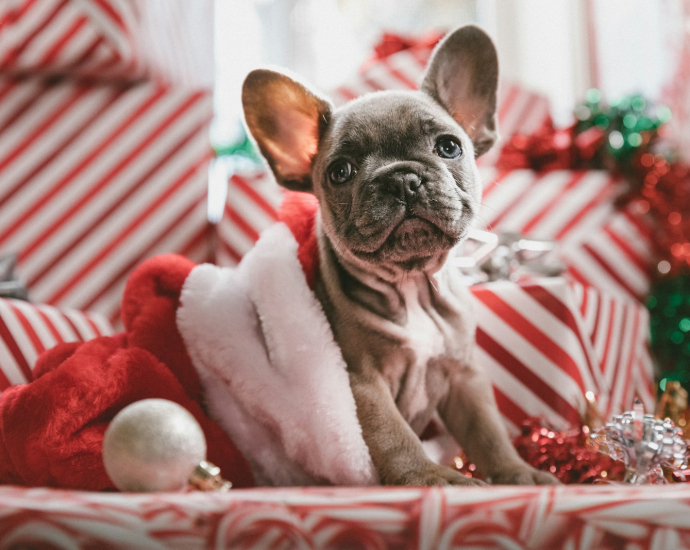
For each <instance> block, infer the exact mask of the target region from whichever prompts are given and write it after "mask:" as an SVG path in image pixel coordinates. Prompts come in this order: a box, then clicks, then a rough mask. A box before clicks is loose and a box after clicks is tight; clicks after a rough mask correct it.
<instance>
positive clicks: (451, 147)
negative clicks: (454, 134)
mask: <svg viewBox="0 0 690 550" xmlns="http://www.w3.org/2000/svg"><path fill="white" fill-rule="evenodd" d="M461 153H462V148H461V147H460V144H459V143H458V142H457V141H455V140H454V139H453V138H451V137H442V138H439V140H438V141H437V142H436V154H437V155H438V156H439V157H442V158H444V159H454V158H458V157H459V156H460V154H461Z"/></svg>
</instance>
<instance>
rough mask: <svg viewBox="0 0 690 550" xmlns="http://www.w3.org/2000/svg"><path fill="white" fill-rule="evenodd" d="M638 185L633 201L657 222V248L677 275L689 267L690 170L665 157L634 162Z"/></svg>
mask: <svg viewBox="0 0 690 550" xmlns="http://www.w3.org/2000/svg"><path fill="white" fill-rule="evenodd" d="M633 167H634V169H635V172H636V175H637V180H638V182H639V185H638V186H637V187H638V189H636V190H634V191H633V193H632V194H631V197H630V199H631V200H632V202H633V204H634V205H635V207H636V209H637V211H638V212H639V213H640V214H647V213H649V215H650V216H651V217H652V219H653V220H654V231H655V238H654V241H655V245H656V247H657V250H658V252H659V255H660V256H661V257H662V258H664V259H665V260H666V261H667V262H668V263H669V265H668V266H666V267H665V270H664V271H665V272H668V273H670V274H671V275H675V274H678V273H680V272H681V271H683V270H687V269H688V267H689V266H690V215H689V214H690V167H688V166H687V165H684V164H679V163H676V164H671V163H669V162H668V160H667V159H666V157H664V156H663V155H652V154H651V153H645V154H643V155H640V156H639V157H638V158H636V159H634V161H633Z"/></svg>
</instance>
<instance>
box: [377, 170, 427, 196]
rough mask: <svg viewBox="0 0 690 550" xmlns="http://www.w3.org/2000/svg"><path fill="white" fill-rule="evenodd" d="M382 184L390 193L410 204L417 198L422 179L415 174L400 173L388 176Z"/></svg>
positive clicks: (383, 179)
mask: <svg viewBox="0 0 690 550" xmlns="http://www.w3.org/2000/svg"><path fill="white" fill-rule="evenodd" d="M381 183H382V184H383V188H384V189H385V190H386V191H387V192H388V193H390V194H391V195H393V196H394V197H396V198H398V199H400V200H403V201H405V202H408V203H409V202H412V201H413V200H414V199H415V198H416V197H417V189H419V187H420V186H421V185H422V178H421V176H419V175H418V174H416V173H414V172H407V171H404V172H403V171H398V172H392V173H390V174H386V175H385V176H384V177H383V178H382V182H381Z"/></svg>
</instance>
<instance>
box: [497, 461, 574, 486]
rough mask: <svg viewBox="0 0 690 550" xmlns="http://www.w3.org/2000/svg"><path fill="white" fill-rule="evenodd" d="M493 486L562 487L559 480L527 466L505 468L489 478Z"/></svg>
mask: <svg viewBox="0 0 690 550" xmlns="http://www.w3.org/2000/svg"><path fill="white" fill-rule="evenodd" d="M489 481H490V482H491V484H492V485H560V484H561V482H560V481H558V479H557V478H556V477H555V476H553V475H551V474H549V473H548V472H542V471H540V470H537V469H536V468H532V467H531V466H529V465H527V464H520V465H517V466H513V467H509V468H505V469H503V470H501V471H500V472H498V473H497V474H494V475H492V476H491V477H490V478H489Z"/></svg>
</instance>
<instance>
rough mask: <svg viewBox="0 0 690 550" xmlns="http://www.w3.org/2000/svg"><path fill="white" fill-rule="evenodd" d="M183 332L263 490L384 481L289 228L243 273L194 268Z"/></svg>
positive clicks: (262, 245)
mask: <svg viewBox="0 0 690 550" xmlns="http://www.w3.org/2000/svg"><path fill="white" fill-rule="evenodd" d="M177 325H178V328H179V330H180V333H181V334H182V337H183V339H184V341H185V344H186V346H187V350H188V351H189V355H190V357H191V359H192V362H193V363H194V366H195V367H196V369H197V371H198V372H199V376H200V377H201V381H202V384H203V386H204V391H205V396H206V400H207V405H208V410H209V412H210V414H211V416H212V417H214V418H215V419H216V420H217V421H218V422H219V424H220V425H221V426H222V427H223V429H225V431H226V432H227V433H228V434H229V435H230V437H231V438H232V439H233V441H234V442H235V444H236V445H237V447H238V448H239V449H240V451H241V452H242V453H243V454H244V455H245V456H246V457H247V459H248V460H249V462H250V464H251V465H252V468H253V471H254V474H255V476H256V478H257V481H258V482H259V483H260V484H271V485H309V484H321V483H333V484H337V485H369V484H372V483H376V482H377V475H376V473H375V469H374V466H373V464H372V461H371V457H370V455H369V451H368V449H367V447H366V444H365V443H364V439H363V438H362V431H361V427H360V425H359V422H358V420H357V414H356V407H355V401H354V398H353V396H352V391H351V390H350V383H349V378H348V375H347V371H346V367H345V362H344V360H343V358H342V354H341V352H340V348H339V347H338V345H337V344H336V343H335V340H334V338H333V334H332V332H331V328H330V325H329V324H328V321H327V319H326V316H325V314H324V312H323V310H322V309H321V305H320V303H319V302H318V301H317V300H316V297H315V296H314V294H313V292H312V291H311V290H310V289H309V287H308V286H307V283H306V279H305V277H304V273H303V271H302V267H301V265H300V263H299V261H298V259H297V242H296V241H295V239H294V237H293V236H292V233H291V232H290V230H289V229H288V228H287V226H285V225H284V224H276V225H274V226H273V227H271V228H270V229H268V230H267V231H265V232H264V233H263V235H262V236H261V239H259V242H258V243H257V244H256V245H255V247H254V248H253V249H252V250H251V251H250V252H249V253H248V254H247V256H245V258H244V259H243V260H242V263H241V264H240V266H238V267H237V268H220V267H217V266H213V265H208V264H205V265H200V266H197V267H196V268H194V269H193V270H192V272H191V273H190V275H189V276H188V277H187V280H186V281H185V283H184V286H183V289H182V295H181V298H180V307H179V309H178V311H177Z"/></svg>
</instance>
